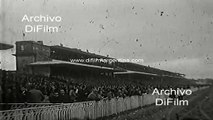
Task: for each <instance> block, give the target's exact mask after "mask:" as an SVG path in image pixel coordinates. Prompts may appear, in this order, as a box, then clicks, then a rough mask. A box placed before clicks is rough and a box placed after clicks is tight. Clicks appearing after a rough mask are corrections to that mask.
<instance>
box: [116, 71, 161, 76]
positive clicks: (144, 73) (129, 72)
mask: <svg viewBox="0 0 213 120" xmlns="http://www.w3.org/2000/svg"><path fill="white" fill-rule="evenodd" d="M114 74H117V75H119V74H120V75H121V74H143V75H154V76H157V74H152V73H146V72H138V71H126V72H115V73H114Z"/></svg>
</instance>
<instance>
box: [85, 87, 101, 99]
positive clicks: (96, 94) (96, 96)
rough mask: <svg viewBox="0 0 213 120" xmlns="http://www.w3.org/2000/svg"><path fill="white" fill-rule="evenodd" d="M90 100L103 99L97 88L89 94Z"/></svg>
mask: <svg viewBox="0 0 213 120" xmlns="http://www.w3.org/2000/svg"><path fill="white" fill-rule="evenodd" d="M88 99H89V100H95V101H98V100H100V99H101V96H100V95H99V94H98V91H97V89H93V90H92V92H91V93H90V94H89V95H88Z"/></svg>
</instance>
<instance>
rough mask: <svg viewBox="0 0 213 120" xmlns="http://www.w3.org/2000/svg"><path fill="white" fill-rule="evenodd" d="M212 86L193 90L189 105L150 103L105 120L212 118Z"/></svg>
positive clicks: (206, 119)
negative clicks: (156, 104)
mask: <svg viewBox="0 0 213 120" xmlns="http://www.w3.org/2000/svg"><path fill="white" fill-rule="evenodd" d="M212 93H213V87H211V88H208V89H205V90H202V91H198V92H195V93H194V94H193V95H191V96H190V97H188V98H186V99H188V100H189V106H172V105H170V106H160V107H157V106H155V105H151V106H149V107H144V108H141V109H137V110H134V111H130V112H126V113H123V114H120V115H117V116H114V117H110V118H106V119H107V120H182V119H183V118H194V119H195V120H196V119H198V120H213V114H212V113H213V108H212V106H213V94H212Z"/></svg>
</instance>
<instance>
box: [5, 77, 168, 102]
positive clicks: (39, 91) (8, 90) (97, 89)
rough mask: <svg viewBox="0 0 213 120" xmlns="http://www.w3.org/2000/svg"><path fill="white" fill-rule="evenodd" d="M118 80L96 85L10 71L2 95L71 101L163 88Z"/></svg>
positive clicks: (10, 99)
mask: <svg viewBox="0 0 213 120" xmlns="http://www.w3.org/2000/svg"><path fill="white" fill-rule="evenodd" d="M115 81H117V83H116V84H115V83H113V84H106V83H105V82H106V80H103V81H101V80H99V82H104V84H102V85H97V86H94V85H89V84H83V83H84V82H82V81H80V82H79V83H76V82H75V81H74V80H72V79H64V78H56V77H45V76H40V75H29V74H16V73H13V74H10V73H8V74H6V75H5V77H4V79H3V80H2V83H3V84H2V90H3V94H2V98H3V103H26V102H27V103H72V102H81V101H90V100H96V101H98V100H101V99H111V98H118V97H127V96H134V95H142V94H147V93H150V92H152V90H153V88H156V87H157V88H159V89H161V88H162V86H159V85H151V84H148V83H145V84H144V83H143V84H138V83H137V84H135V82H134V81H125V80H124V81H125V82H124V81H122V84H121V81H119V80H115ZM111 82H112V81H111ZM167 87H168V86H167Z"/></svg>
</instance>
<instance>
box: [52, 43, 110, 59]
mask: <svg viewBox="0 0 213 120" xmlns="http://www.w3.org/2000/svg"><path fill="white" fill-rule="evenodd" d="M50 48H51V49H58V50H61V51H62V52H64V51H66V52H75V53H79V54H84V55H88V56H90V57H93V58H105V59H114V58H111V57H107V56H102V55H98V54H95V53H90V52H85V51H82V50H81V49H77V48H68V47H64V46H59V45H55V46H50Z"/></svg>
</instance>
